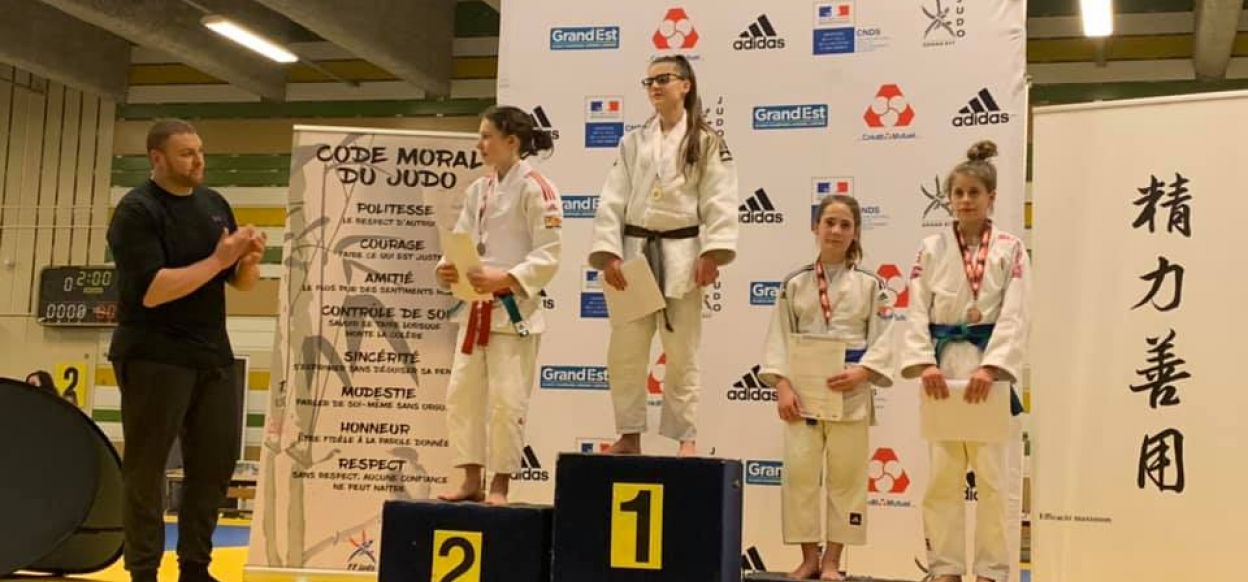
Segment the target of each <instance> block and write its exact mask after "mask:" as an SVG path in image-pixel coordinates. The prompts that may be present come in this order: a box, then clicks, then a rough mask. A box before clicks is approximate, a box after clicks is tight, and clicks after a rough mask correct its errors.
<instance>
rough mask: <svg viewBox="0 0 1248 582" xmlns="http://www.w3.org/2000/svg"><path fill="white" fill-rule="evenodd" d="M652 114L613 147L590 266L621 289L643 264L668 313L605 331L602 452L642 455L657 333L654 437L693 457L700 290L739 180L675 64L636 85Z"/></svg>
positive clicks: (707, 280) (727, 254) (727, 255)
mask: <svg viewBox="0 0 1248 582" xmlns="http://www.w3.org/2000/svg"><path fill="white" fill-rule="evenodd" d="M642 85H644V86H645V87H646V88H647V89H648V92H649V94H650V103H651V104H652V105H653V106H654V111H655V114H654V116H653V117H652V118H651V119H650V121H649V122H647V123H646V124H645V125H644V126H643V127H641V128H639V129H636V130H633V131H631V132H629V133H628V134H627V135H625V136H624V138H623V139H622V140H621V141H620V157H619V159H617V160H616V162H615V165H614V166H613V167H612V168H611V171H610V173H608V174H607V181H606V184H604V185H603V187H602V194H601V198H600V203H599V206H598V213H597V215H596V216H595V217H594V242H593V247H592V248H591V249H590V255H589V264H590V265H591V266H593V267H594V268H595V269H599V270H601V271H602V272H603V277H604V279H605V280H606V283H607V284H608V285H611V286H613V287H615V288H617V289H624V288H625V286H626V285H627V284H628V282H627V281H625V280H624V276H623V274H622V273H621V272H620V264H621V262H623V261H625V260H628V259H632V258H635V257H641V256H644V257H645V258H646V260H647V262H648V263H649V265H650V268H651V270H652V271H653V272H654V275H655V278H656V279H657V280H658V282H659V288H660V290H661V291H662V292H663V295H664V296H665V297H666V298H667V308H666V309H664V310H662V311H659V312H658V313H656V314H655V315H652V316H647V317H643V318H641V319H638V320H635V321H631V322H628V323H624V324H620V325H614V326H612V328H611V340H610V345H609V346H608V348H607V370H608V377H609V378H610V384H611V398H612V403H613V404H614V407H615V426H616V431H617V432H618V433H619V434H620V438H619V440H618V441H616V443H615V444H614V445H612V447H611V449H610V451H611V452H613V453H640V452H641V433H643V432H645V431H646V396H647V392H646V381H647V379H648V377H649V370H650V367H649V363H650V344H651V342H652V341H653V339H654V333H655V330H656V329H657V330H658V332H659V338H660V340H661V341H662V342H663V350H664V352H665V353H666V355H667V372H666V375H665V377H664V387H663V410H662V416H661V421H660V423H659V434H661V435H663V436H665V437H668V438H671V439H673V440H676V441H678V442H679V443H680V454H681V455H682V456H683V455H692V454H694V453H695V451H696V444H695V439H696V438H697V427H696V426H695V419H696V413H697V405H698V397H699V393H700V391H701V389H700V384H701V375H700V373H699V370H698V361H697V352H698V344H699V343H700V341H701V336H702V287H705V286H707V285H711V284H713V283H714V282H715V281H716V279H718V278H719V267H720V266H722V265H726V264H728V263H729V262H731V261H732V260H733V258H734V257H735V256H736V244H737V170H736V165H735V164H734V163H733V161H732V153H731V152H729V151H728V148H727V146H726V145H725V144H724V141H723V139H722V138H720V136H719V135H718V134H716V133H715V131H714V130H713V129H711V127H710V126H709V125H707V123H706V121H705V120H704V119H703V117H702V102H701V100H700V99H699V98H698V82H697V78H696V77H695V76H694V73H693V67H692V66H691V65H690V64H689V61H688V60H687V59H685V57H683V56H672V57H660V58H657V59H655V60H654V61H653V62H652V63H651V64H650V68H649V72H648V76H647V77H646V78H645V79H642Z"/></svg>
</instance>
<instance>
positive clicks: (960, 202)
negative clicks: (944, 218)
mask: <svg viewBox="0 0 1248 582" xmlns="http://www.w3.org/2000/svg"><path fill="white" fill-rule="evenodd" d="M996 154H997V146H996V144H994V143H993V142H991V141H982V142H979V143H977V144H975V145H974V146H972V147H971V149H970V151H969V152H967V159H966V160H965V161H963V162H962V163H961V164H958V165H957V166H956V167H955V168H954V169H953V171H952V172H950V173H949V177H948V178H947V179H946V181H945V192H947V193H948V196H949V205H950V206H951V207H952V208H953V212H954V216H955V217H956V218H957V221H956V222H954V224H953V226H952V227H950V228H948V229H946V230H945V232H942V233H940V234H934V235H932V236H929V237H927V238H926V239H924V240H923V244H922V245H921V246H920V247H919V255H918V258H917V259H916V263H915V265H914V269H913V270H912V271H911V273H910V308H909V311H908V312H907V315H906V319H907V322H906V332H905V338H904V340H903V341H904V344H903V346H904V347H903V348H902V349H903V352H902V356H901V368H900V369H901V375H902V377H904V378H920V379H921V380H922V384H923V390H924V392H926V393H927V397H929V398H934V399H938V400H939V399H945V398H949V397H950V390H949V387H948V385H947V384H946V382H945V379H946V378H948V379H952V380H967V381H968V383H967V385H966V389H965V392H964V393H963V394H962V395H961V397H962V398H964V399H965V400H966V401H967V402H970V403H982V402H984V400H985V399H987V398H988V394H989V392H990V391H991V390H1002V389H1003V388H1001V387H998V386H996V385H994V384H993V383H994V382H996V381H1007V382H1011V383H1013V382H1017V381H1018V379H1019V377H1020V375H1021V373H1022V368H1023V356H1024V351H1025V348H1026V345H1025V344H1026V339H1027V324H1028V323H1027V322H1028V315H1027V294H1028V288H1029V287H1030V275H1029V272H1030V266H1029V263H1028V259H1027V249H1026V247H1025V246H1024V245H1023V242H1022V241H1021V240H1019V238H1018V237H1016V236H1014V235H1012V234H1010V233H1008V232H1005V231H1002V230H1000V229H998V228H996V227H995V226H993V224H992V221H991V220H990V219H989V218H988V215H989V213H990V212H991V210H992V206H993V203H994V202H995V201H996V198H997V169H996V167H994V166H993V165H992V162H990V161H989V159H990V158H992V157H993V156H995V155H996ZM1009 390H1010V394H1009V396H1010V405H1011V406H1010V408H1011V412H1012V413H1013V414H1019V413H1020V412H1022V408H1023V407H1022V403H1021V402H1020V401H1019V400H1018V398H1017V396H1016V395H1015V394H1014V391H1013V389H1012V388H1010V389H1009ZM1009 446H1010V445H1009V444H1008V441H1007V442H1000V443H981V442H966V441H939V442H931V443H929V453H930V456H931V481H929V482H928V484H927V491H926V492H925V493H924V496H923V530H924V534H925V535H924V537H925V538H926V539H927V548H928V552H927V554H928V571H929V572H930V574H931V576H932V580H934V581H937V582H957V581H960V580H961V579H962V576H963V575H964V574H966V573H967V568H966V548H965V545H966V524H965V492H966V486H967V485H968V482H967V481H968V480H967V471H974V474H975V478H974V482H973V483H974V487H975V490H976V491H977V493H978V495H979V497H978V502H977V503H976V507H975V560H974V564H973V568H972V570H973V573H974V575H975V576H977V580H978V581H979V582H1004V581H1005V580H1006V579H1008V578H1009V575H1010V562H1011V561H1012V560H1017V559H1018V556H1017V555H1015V556H1013V557H1011V556H1010V555H1009V550H1008V548H1009V547H1010V544H1009V543H1008V542H1009V538H1008V536H1007V533H1008V532H1009V531H1010V529H1011V528H1010V527H1009V522H1010V517H1009V516H1007V515H1006V509H1007V507H1008V506H1007V503H1006V498H1007V497H1008V496H1009V492H1010V489H1011V486H1010V480H1011V477H1010V471H1009V470H1008V464H1007V460H1008V456H1009V455H1008V447H1009Z"/></svg>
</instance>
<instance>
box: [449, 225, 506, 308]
mask: <svg viewBox="0 0 1248 582" xmlns="http://www.w3.org/2000/svg"><path fill="white" fill-rule="evenodd" d="M438 240H439V241H440V242H441V244H442V256H443V257H445V258H446V260H447V261H448V262H450V263H451V264H452V265H455V270H457V271H459V281H456V282H455V283H452V284H451V295H454V296H455V298H456V299H460V300H463V301H491V300H493V299H494V298H493V297H492V296H491V295H489V294H488V293H477V291H476V289H473V288H472V285H471V284H470V283H468V271H469V269H475V268H477V267H480V266H481V257H480V255H478V254H477V247H476V246H475V245H473V243H472V236H471V235H469V234H467V233H463V232H451V231H449V230H446V229H443V228H439V229H438Z"/></svg>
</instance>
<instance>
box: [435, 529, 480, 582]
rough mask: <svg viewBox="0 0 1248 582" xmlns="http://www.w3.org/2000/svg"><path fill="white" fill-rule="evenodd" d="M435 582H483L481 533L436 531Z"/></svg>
mask: <svg viewBox="0 0 1248 582" xmlns="http://www.w3.org/2000/svg"><path fill="white" fill-rule="evenodd" d="M431 580H432V581H433V582H481V532H475V531H451V530H442V529H439V530H434V532H433V577H432V578H431Z"/></svg>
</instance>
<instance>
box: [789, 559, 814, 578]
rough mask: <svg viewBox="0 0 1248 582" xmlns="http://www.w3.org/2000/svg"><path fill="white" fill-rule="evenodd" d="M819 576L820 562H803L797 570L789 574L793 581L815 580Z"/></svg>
mask: <svg viewBox="0 0 1248 582" xmlns="http://www.w3.org/2000/svg"><path fill="white" fill-rule="evenodd" d="M818 576H819V562H817V561H816V562H802V564H801V565H800V566H798V567H797V569H795V570H793V571H792V572H789V578H790V579H792V580H814V579H815V578H816V577H818Z"/></svg>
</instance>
